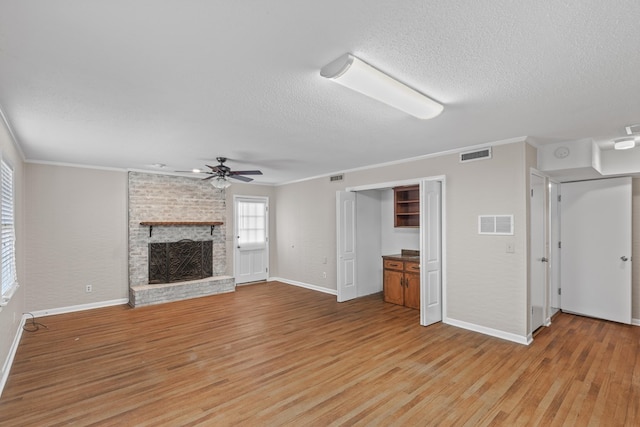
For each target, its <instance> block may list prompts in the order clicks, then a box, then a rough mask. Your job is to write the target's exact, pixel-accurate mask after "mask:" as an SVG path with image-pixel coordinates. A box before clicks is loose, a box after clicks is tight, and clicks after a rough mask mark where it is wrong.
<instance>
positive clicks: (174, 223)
mask: <svg viewBox="0 0 640 427" xmlns="http://www.w3.org/2000/svg"><path fill="white" fill-rule="evenodd" d="M222 224H224V222H222V221H143V222H141V223H140V225H144V226H148V227H149V237H151V235H152V234H153V227H172V226H180V225H195V226H206V227H211V235H213V229H214V227H215V226H216V225H222Z"/></svg>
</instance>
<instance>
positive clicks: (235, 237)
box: [232, 194, 270, 286]
mask: <svg viewBox="0 0 640 427" xmlns="http://www.w3.org/2000/svg"><path fill="white" fill-rule="evenodd" d="M242 200H247V201H252V200H253V201H257V202H264V205H265V224H264V226H265V229H264V233H265V236H264V237H265V247H264V254H263V257H264V258H263V260H264V263H265V265H266V271H265V274H264V279H262V278H260V279H258V280H259V281H262V280H269V275H270V272H269V258H270V254H269V197H267V196H243V195H240V194H234V195H233V238H232V242H233V276H234V277H236V278H237V277H238V274H239V272H238V263H239V261H240V260H239V259H238V221H237V219H238V212H237V208H238V202H239V201H242ZM248 283H253V282H252V281H249V282H243V283H236V284H237V286H242V285H243V284H248Z"/></svg>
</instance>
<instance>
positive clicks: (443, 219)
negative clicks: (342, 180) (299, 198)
mask: <svg viewBox="0 0 640 427" xmlns="http://www.w3.org/2000/svg"><path fill="white" fill-rule="evenodd" d="M424 181H440V182H441V184H442V186H441V197H442V200H441V215H442V217H441V222H440V227H441V251H442V265H441V269H442V285H441V286H442V289H441V296H442V322H443V323H447V322H448V317H447V292H446V289H447V238H446V229H447V227H446V225H447V203H446V200H447V197H446V176H445V175H437V176H430V177H423V178H415V179H406V180H401V181H387V182H380V183H376V184H368V185H360V186H356V187H347V188H345V190H344V191H356V192H357V191H366V190H384V189H389V188H393V187H402V186H407V185H419V184H420V183H421V182H424ZM422 208H423V207H422V203H421V206H420V210H421V211H422ZM425 228H426V227H420V242H423V241H424V233H426V230H425ZM425 258H426V253H425V252H424V251H420V264H421V265H426V262H427V260H426V259H425ZM425 292H427V289H426V279H425V275H424V272H423V269H420V307H421V308H420V324H421V325H422V324H424V322H425V321H426V320H425V319H424V318H423V317H424V313H423V310H422V306H423V304H422V298H423V295H425Z"/></svg>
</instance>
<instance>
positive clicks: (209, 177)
mask: <svg viewBox="0 0 640 427" xmlns="http://www.w3.org/2000/svg"><path fill="white" fill-rule="evenodd" d="M207 173H208V172H207ZM216 176H217V175H211V176H208V177H206V178H202V180H203V181H206V180H208V179H211V178H215V177H216Z"/></svg>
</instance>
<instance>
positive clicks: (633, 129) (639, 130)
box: [625, 125, 640, 135]
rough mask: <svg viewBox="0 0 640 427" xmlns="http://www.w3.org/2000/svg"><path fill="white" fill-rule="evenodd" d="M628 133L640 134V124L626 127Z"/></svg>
mask: <svg viewBox="0 0 640 427" xmlns="http://www.w3.org/2000/svg"><path fill="white" fill-rule="evenodd" d="M625 130H626V131H627V135H640V125H631V126H627V127H625Z"/></svg>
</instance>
